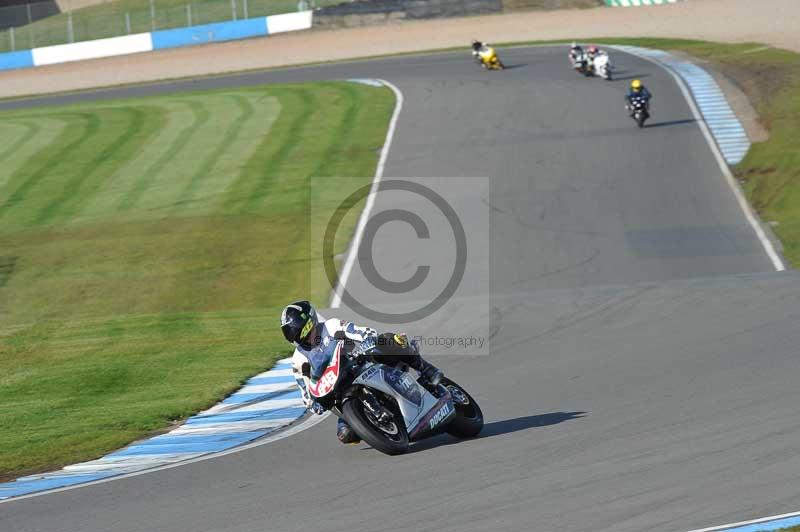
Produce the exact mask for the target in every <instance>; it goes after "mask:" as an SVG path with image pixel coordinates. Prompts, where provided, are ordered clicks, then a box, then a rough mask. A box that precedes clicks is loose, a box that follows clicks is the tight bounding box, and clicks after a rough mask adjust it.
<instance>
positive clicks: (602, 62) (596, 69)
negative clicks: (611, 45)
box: [591, 53, 612, 81]
mask: <svg viewBox="0 0 800 532" xmlns="http://www.w3.org/2000/svg"><path fill="white" fill-rule="evenodd" d="M591 71H592V73H594V74H595V75H597V76H600V77H601V78H603V79H605V80H606V81H611V71H612V66H611V58H609V56H608V54H604V53H601V54H598V55H596V56H595V58H594V61H592V68H591Z"/></svg>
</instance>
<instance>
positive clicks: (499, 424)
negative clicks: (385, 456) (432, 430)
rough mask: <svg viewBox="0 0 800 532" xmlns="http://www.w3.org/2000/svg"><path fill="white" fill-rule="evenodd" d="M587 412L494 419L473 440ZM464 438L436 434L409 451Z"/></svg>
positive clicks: (581, 415)
mask: <svg viewBox="0 0 800 532" xmlns="http://www.w3.org/2000/svg"><path fill="white" fill-rule="evenodd" d="M586 415H587V413H586V412H551V413H549V414H539V415H535V416H523V417H516V418H512V419H505V420H503V421H493V422H491V423H486V424H484V425H483V430H482V431H481V432H480V434H478V435H477V436H476V437H474V438H470V439H471V440H482V439H484V438H491V437H492V436H501V435H503V434H511V433H512V432H520V431H523V430H528V429H534V428H538V427H547V426H550V425H558V424H559V423H563V422H565V421H571V420H573V419H580V418H582V417H586ZM461 442H462V440H458V439H456V438H453V437H451V436H448V435H446V434H442V435H439V436H436V437H434V438H430V439H427V440H422V441H420V442H418V443H415V444H414V445H412V446H411V448H410V449H409V450H408V452H409V453H418V452H420V451H427V450H430V449H434V448H436V447H443V446H446V445H457V444H459V443H461Z"/></svg>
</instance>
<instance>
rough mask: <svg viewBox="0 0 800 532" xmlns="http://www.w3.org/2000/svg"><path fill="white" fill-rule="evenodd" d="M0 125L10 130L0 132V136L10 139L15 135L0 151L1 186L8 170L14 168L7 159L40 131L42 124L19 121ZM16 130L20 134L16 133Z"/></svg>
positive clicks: (8, 172)
mask: <svg viewBox="0 0 800 532" xmlns="http://www.w3.org/2000/svg"><path fill="white" fill-rule="evenodd" d="M0 127H2V128H3V129H9V130H10V131H9V132H8V133H6V132H5V131H2V132H0V138H2V139H12V138H14V137H17V139H16V140H15V141H14V142H11V143H10V144H8V146H7V147H6V149H5V150H3V151H2V152H0V186H2V185H4V184H5V182H6V180H7V179H8V177H9V176H10V175H11V171H10V170H11V169H13V168H14V167H13V166H11V165H9V164H8V159H9V158H10V157H11V156H12V155H14V154H15V153H17V152H18V151H19V150H20V149H22V147H23V146H25V145H26V144H28V143H29V142H30V141H31V139H33V138H34V137H36V136H37V135H38V134H39V133H40V132H41V130H42V126H41V125H40V124H37V123H30V122H22V121H20V122H8V123H5V124H0ZM18 132H21V133H22V134H21V135H18V134H17V133H18Z"/></svg>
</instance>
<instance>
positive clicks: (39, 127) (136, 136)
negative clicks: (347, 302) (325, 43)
mask: <svg viewBox="0 0 800 532" xmlns="http://www.w3.org/2000/svg"><path fill="white" fill-rule="evenodd" d="M393 107H394V97H393V95H392V92H391V91H390V90H389V89H386V88H375V87H369V86H366V85H358V84H354V83H344V82H331V83H318V84H302V85H271V86H261V87H253V88H245V89H235V90H232V89H229V90H218V91H212V92H195V93H179V94H172V95H165V96H154V97H146V98H137V99H128V100H115V101H98V102H92V103H86V104H77V105H70V106H62V107H39V108H30V109H26V110H18V111H12V112H3V113H0V136H1V137H2V138H3V139H4V141H5V142H4V144H3V146H2V147H0V427H2V430H0V479H10V478H13V477H15V476H18V475H19V474H21V473H26V472H32V471H41V470H49V469H52V468H55V467H58V466H61V465H63V464H67V463H74V462H78V461H82V460H87V459H91V458H94V457H97V456H100V455H102V454H104V453H106V452H108V451H111V450H113V449H116V448H119V447H120V446H122V445H124V444H126V443H128V442H130V441H132V440H134V439H136V438H139V437H142V436H145V435H147V434H150V433H153V432H155V431H160V430H163V429H165V428H167V427H169V426H170V425H171V424H174V423H175V422H178V421H179V420H181V419H183V418H185V417H186V416H188V415H190V414H192V413H194V412H197V411H199V410H201V409H203V408H206V407H208V406H210V405H212V404H214V403H215V402H217V401H219V400H221V399H222V398H224V397H225V396H226V395H227V394H228V393H230V392H231V391H233V390H235V389H236V388H237V387H238V386H239V385H240V384H241V383H242V382H243V381H244V380H245V379H246V378H248V377H249V376H251V375H253V374H255V373H258V372H260V371H263V370H264V369H265V368H268V367H269V366H270V365H271V364H272V363H273V361H274V360H275V359H277V358H279V357H282V356H286V355H287V354H288V353H289V346H288V345H287V344H286V343H285V341H284V340H283V338H282V336H281V333H280V329H279V315H280V310H281V308H282V307H283V305H284V304H286V303H287V302H288V301H289V300H292V299H294V298H298V297H308V296H311V297H312V298H314V299H315V300H317V301H320V302H321V303H323V304H324V302H325V301H326V298H327V297H328V292H329V290H330V287H329V286H328V287H325V286H323V285H318V286H314V287H311V286H310V279H311V276H312V275H313V274H312V270H313V268H319V267H320V266H318V264H319V263H320V261H319V260H318V259H319V257H318V256H317V257H312V256H311V255H312V253H311V251H310V247H311V246H310V244H309V242H310V240H311V236H310V234H309V233H310V228H309V227H310V226H309V216H310V211H309V205H310V202H311V201H313V202H314V209H315V216H317V215H320V216H326V215H327V212H328V211H330V212H331V214H332V212H333V209H334V208H335V207H336V206H337V205H338V203H339V202H341V200H342V199H344V198H345V197H346V196H347V195H348V194H349V193H350V192H351V191H352V189H348V188H347V187H345V186H340V185H339V182H341V181H343V180H336V179H334V176H353V177H355V178H356V179H347V180H346V181H347V182H348V183H352V186H364V185H366V184H368V183H369V182H370V181H371V178H372V176H373V175H374V172H375V168H376V165H377V160H378V155H379V151H380V148H381V146H382V145H383V140H384V137H385V135H386V130H387V127H388V122H389V118H390V115H391V112H392V109H393ZM312 177H313V178H315V179H313V180H312ZM316 178H320V179H319V180H318V179H316ZM326 179H330V182H331V183H332V184H333V186H330V187H328V188H326V189H325V191H324V195H320V194H319V187H318V186H316V185H315V188H313V189H312V188H311V184H312V182H313V183H316V184H318V183H319V182H323V183H324V182H325V180H326ZM356 207H357V206H356ZM350 213H351V214H350V215H349V217H348V218H347V219H346V220H345V224H344V227H345V229H346V230H345V231H343V232H340V233H339V234H337V250H339V251H341V250H342V249H343V247H344V245H346V241H347V238H348V237H347V236H344V237H341V235H342V234H345V235H348V234H352V228H353V227H354V224H355V220H356V218H357V215H358V209H357V208H356V209H351V211H350ZM347 231H350V232H349V233H348V232H347ZM340 240H341V242H340Z"/></svg>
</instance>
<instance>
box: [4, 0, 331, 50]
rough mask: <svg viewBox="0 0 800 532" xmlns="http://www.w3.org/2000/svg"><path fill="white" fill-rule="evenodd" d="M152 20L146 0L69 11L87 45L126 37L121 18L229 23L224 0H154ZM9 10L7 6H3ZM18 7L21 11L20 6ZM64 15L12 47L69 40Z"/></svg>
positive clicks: (278, 9) (321, 2) (252, 10)
mask: <svg viewBox="0 0 800 532" xmlns="http://www.w3.org/2000/svg"><path fill="white" fill-rule="evenodd" d="M341 1H342V0H314V5H316V6H325V5H333V4H338V3H341ZM297 4H298V1H297V0H247V13H246V14H247V17H249V18H255V17H264V16H267V15H275V14H280V13H292V12H295V11H297ZM154 5H155V19H152V18H151V14H150V2H148V1H147V0H117V1H115V2H107V3H103V4H99V5H95V6H90V7H85V8H83V9H77V10H75V11H73V12H72V28H73V38H74V40H75V41H88V40H92V39H103V38H106V37H116V36H118V35H126V34H128V26H127V23H126V14H127V15H128V19H129V20H130V30H131V31H130V33H146V32H148V31H152V30H153V28H154V26H153V22H155V29H156V30H163V29H168V28H182V27H186V26H188V25H189V13H188V12H187V9H186V6H187V5H189V6H191V17H192V18H191V22H192V25H194V26H196V25H199V24H208V23H211V22H221V21H229V20H233V7H232V6H231V2H230V1H229V0H155V4H154ZM6 9H11V8H6ZM18 9H21V10H24V9H25V6H22V7H19V8H18ZM68 18H69V17H68V15H67V13H61V14H59V15H55V16H52V17H48V18H45V19H42V20H39V21H36V22H34V23H33V24H28V25H26V26H22V27H19V28H16V29H15V30H14V31H15V34H14V37H15V46H14V48H15V49H17V50H25V49H30V48H35V47H39V46H50V45H54V44H64V43H67V42H69V33H68V29H67V23H68ZM236 18H237V19H238V20H241V19H243V18H245V0H236ZM11 49H12V47H11V34H10V32H8V31H4V32H1V33H0V52H5V51H10V50H11Z"/></svg>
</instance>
